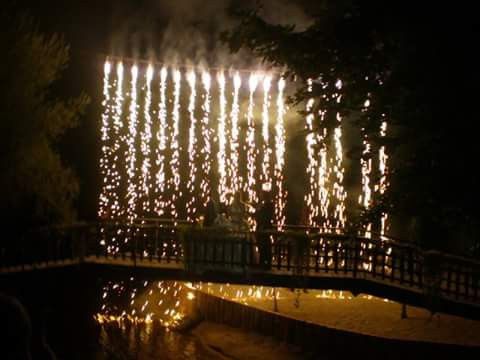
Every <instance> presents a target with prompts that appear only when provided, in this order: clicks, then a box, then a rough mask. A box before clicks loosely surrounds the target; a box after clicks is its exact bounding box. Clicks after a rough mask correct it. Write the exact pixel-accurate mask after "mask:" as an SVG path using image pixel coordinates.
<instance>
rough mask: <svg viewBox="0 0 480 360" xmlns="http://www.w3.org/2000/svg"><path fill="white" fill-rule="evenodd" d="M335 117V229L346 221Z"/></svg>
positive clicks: (339, 133) (339, 136) (339, 85)
mask: <svg viewBox="0 0 480 360" xmlns="http://www.w3.org/2000/svg"><path fill="white" fill-rule="evenodd" d="M335 85H336V88H337V89H338V90H341V89H342V81H341V80H340V79H339V80H338V81H337V83H336V84H335ZM336 100H337V102H338V103H339V102H340V101H341V95H337V97H336ZM336 119H337V121H338V126H337V127H336V128H335V130H334V146H335V164H334V167H333V173H334V176H335V178H334V183H333V195H334V197H335V200H336V204H335V209H334V220H335V224H334V226H335V228H336V229H337V231H339V230H340V229H343V228H344V227H345V223H346V215H345V199H346V197H347V192H346V190H345V187H344V185H343V179H344V175H345V169H344V167H343V145H342V116H341V114H340V113H338V112H337V115H336Z"/></svg>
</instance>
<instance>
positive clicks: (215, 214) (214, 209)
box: [203, 190, 275, 269]
mask: <svg viewBox="0 0 480 360" xmlns="http://www.w3.org/2000/svg"><path fill="white" fill-rule="evenodd" d="M273 200H274V199H273V195H272V193H271V192H270V191H267V190H264V191H263V192H262V194H261V197H260V199H259V204H258V206H257V207H256V208H255V207H253V206H252V205H251V204H249V203H246V202H244V201H243V200H242V197H241V194H240V193H236V194H235V195H234V198H233V202H232V204H231V205H230V206H226V205H225V204H219V203H218V202H217V201H216V200H215V197H214V195H213V194H212V195H211V196H210V199H209V201H208V203H207V206H206V209H205V214H204V218H203V227H206V228H209V227H212V228H223V229H226V230H232V231H246V230H248V229H249V224H248V213H249V211H248V210H249V209H255V216H254V219H255V223H256V231H257V233H256V235H255V240H256V243H257V246H258V250H259V265H260V266H261V267H263V268H264V269H269V268H270V267H271V261H272V242H271V239H270V235H269V234H268V233H265V232H266V231H267V232H268V231H269V230H273V229H274V217H275V206H274V201H273Z"/></svg>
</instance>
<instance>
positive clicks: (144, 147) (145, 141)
mask: <svg viewBox="0 0 480 360" xmlns="http://www.w3.org/2000/svg"><path fill="white" fill-rule="evenodd" d="M152 79H153V66H152V65H148V68H147V73H146V75H145V81H146V84H145V86H146V92H145V105H144V129H143V132H142V134H141V151H142V156H143V163H142V184H141V190H142V200H143V201H142V208H143V211H144V213H148V212H150V188H151V184H150V168H151V164H150V148H151V141H152V118H151V116H150V107H151V104H152Z"/></svg>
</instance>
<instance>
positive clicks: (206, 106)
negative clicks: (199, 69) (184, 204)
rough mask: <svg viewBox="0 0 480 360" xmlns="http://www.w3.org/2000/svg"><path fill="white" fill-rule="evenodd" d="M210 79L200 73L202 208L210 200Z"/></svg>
mask: <svg viewBox="0 0 480 360" xmlns="http://www.w3.org/2000/svg"><path fill="white" fill-rule="evenodd" d="M211 83H212V79H211V76H210V73H208V72H207V71H203V73H202V85H203V90H204V94H203V106H202V110H203V117H202V137H203V141H204V147H203V151H202V154H203V159H202V179H201V183H200V191H201V195H200V198H201V201H202V202H203V206H204V207H205V206H206V205H207V202H208V200H209V199H210V178H211V174H210V172H211V153H212V144H211V139H210V138H211V136H210V135H211V134H210V133H211V130H210V124H209V121H210V100H211V99H210V86H211Z"/></svg>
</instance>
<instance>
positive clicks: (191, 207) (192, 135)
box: [187, 70, 198, 221]
mask: <svg viewBox="0 0 480 360" xmlns="http://www.w3.org/2000/svg"><path fill="white" fill-rule="evenodd" d="M187 82H188V85H189V88H190V97H189V99H190V100H189V102H188V113H189V115H190V128H189V132H188V168H189V175H188V184H187V189H188V195H189V196H190V200H189V201H188V202H187V220H189V221H193V220H194V219H195V216H196V210H197V208H198V206H197V204H196V200H197V192H196V186H195V185H196V174H197V134H196V125H197V119H196V117H195V100H196V96H197V92H196V75H195V72H194V71H193V70H191V71H189V72H188V74H187Z"/></svg>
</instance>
